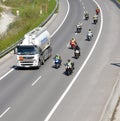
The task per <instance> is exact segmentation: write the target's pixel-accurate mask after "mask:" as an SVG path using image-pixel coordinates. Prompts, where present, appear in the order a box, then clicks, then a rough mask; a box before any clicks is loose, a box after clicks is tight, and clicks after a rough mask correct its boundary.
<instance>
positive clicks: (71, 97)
mask: <svg viewBox="0 0 120 121" xmlns="http://www.w3.org/2000/svg"><path fill="white" fill-rule="evenodd" d="M97 2H98V3H99V4H100V6H101V7H102V10H103V14H104V24H103V25H104V26H103V29H102V34H101V37H100V39H99V42H98V44H97V46H96V48H95V51H94V52H93V54H92V56H91V58H90V59H89V61H88V63H87V64H86V66H85V68H84V69H83V71H82V72H81V74H80V76H79V77H78V79H77V81H76V83H75V84H74V85H73V87H72V89H71V90H70V92H69V93H68V95H67V96H66V97H65V99H64V100H63V101H62V103H61V105H60V106H59V107H58V109H57V110H56V112H55V113H54V114H53V116H52V118H51V119H50V121H56V120H57V121H59V120H62V121H66V120H69V121H73V120H75V121H79V120H84V121H88V120H89V121H96V120H99V119H100V117H101V115H102V111H103V110H104V106H105V104H106V102H107V100H108V98H109V96H110V94H111V91H112V88H113V85H114V83H115V81H116V80H117V77H118V74H119V64H118V65H117V63H118V62H119V59H118V58H119V53H118V52H119V51H120V48H119V44H120V42H119V31H120V28H119V26H118V25H119V21H120V14H119V10H118V8H116V6H115V5H114V4H113V3H112V2H111V1H108V0H107V1H102V0H101V1H97ZM111 6H112V9H111ZM108 13H109V14H108ZM113 23H114V26H113ZM116 61H117V63H116V66H115V64H114V65H113V64H111V63H112V62H116Z"/></svg>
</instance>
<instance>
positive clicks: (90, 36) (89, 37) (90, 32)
mask: <svg viewBox="0 0 120 121" xmlns="http://www.w3.org/2000/svg"><path fill="white" fill-rule="evenodd" d="M92 37H93V33H92V31H91V29H89V30H88V33H87V39H88V40H91V39H92Z"/></svg>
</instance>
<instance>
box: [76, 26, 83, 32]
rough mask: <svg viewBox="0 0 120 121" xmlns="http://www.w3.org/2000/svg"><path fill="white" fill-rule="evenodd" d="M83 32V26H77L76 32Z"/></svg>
mask: <svg viewBox="0 0 120 121" xmlns="http://www.w3.org/2000/svg"><path fill="white" fill-rule="evenodd" d="M81 31H82V26H81V25H76V32H77V33H81Z"/></svg>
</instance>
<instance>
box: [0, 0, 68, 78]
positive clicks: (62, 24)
mask: <svg viewBox="0 0 120 121" xmlns="http://www.w3.org/2000/svg"><path fill="white" fill-rule="evenodd" d="M67 3H68V2H67ZM69 10H70V5H69V4H68V10H67V13H66V16H65V18H64V19H63V21H62V22H61V24H60V25H59V27H58V28H57V29H56V30H55V31H54V32H53V33H52V35H51V37H53V36H54V35H55V34H56V33H57V31H58V30H59V29H60V27H61V26H62V25H63V23H64V22H65V20H66V18H67V16H68V14H69ZM13 70H14V69H11V70H10V71H9V72H7V73H6V74H4V75H3V76H2V77H0V80H2V79H3V78H4V77H5V76H7V75H8V74H9V73H11V72H12V71H13Z"/></svg>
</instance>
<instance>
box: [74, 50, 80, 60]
mask: <svg viewBox="0 0 120 121" xmlns="http://www.w3.org/2000/svg"><path fill="white" fill-rule="evenodd" d="M79 56H80V50H74V57H75V58H76V59H78V58H79Z"/></svg>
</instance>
